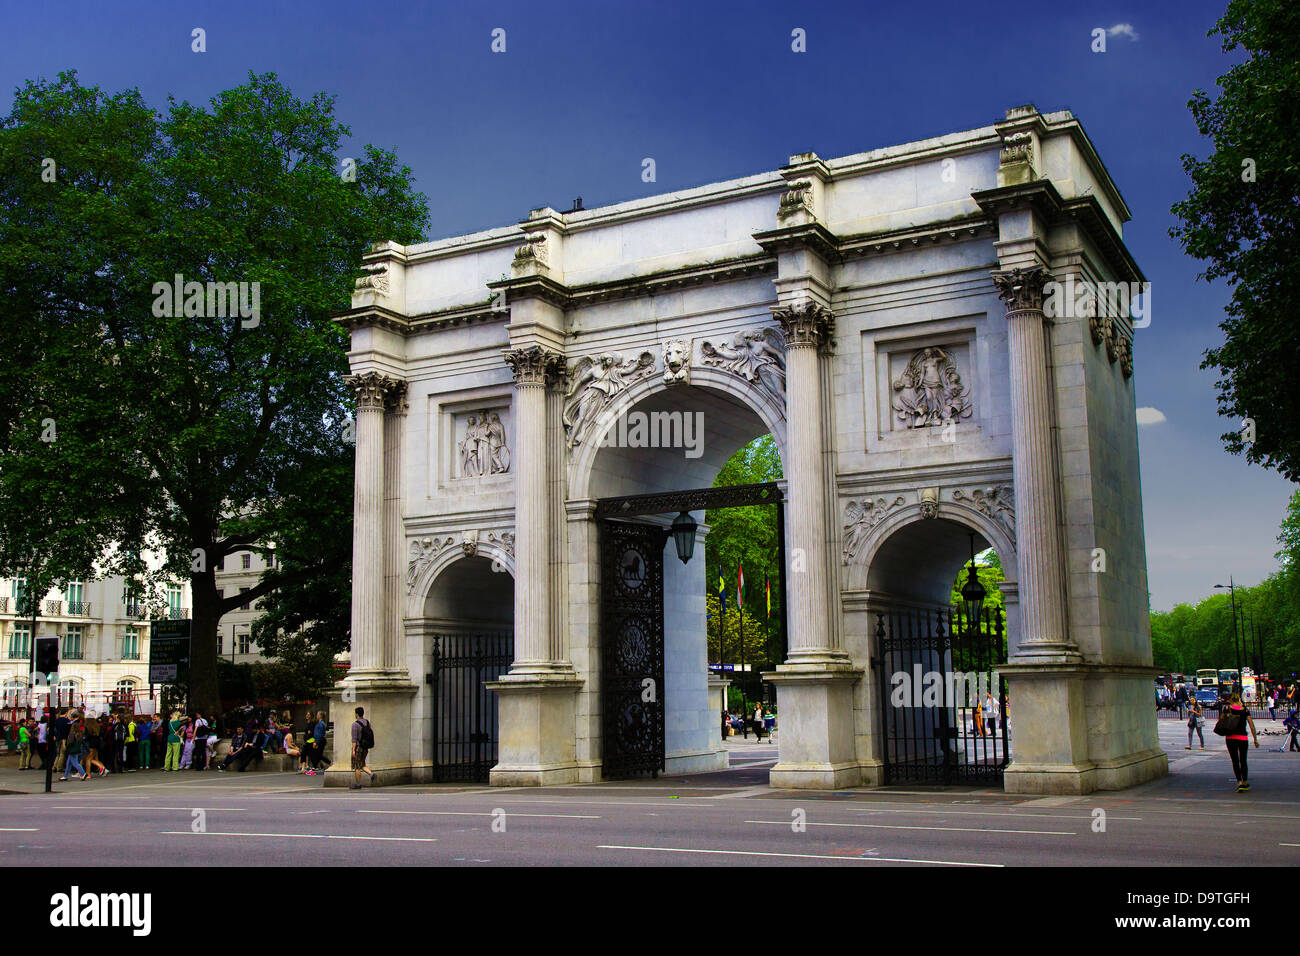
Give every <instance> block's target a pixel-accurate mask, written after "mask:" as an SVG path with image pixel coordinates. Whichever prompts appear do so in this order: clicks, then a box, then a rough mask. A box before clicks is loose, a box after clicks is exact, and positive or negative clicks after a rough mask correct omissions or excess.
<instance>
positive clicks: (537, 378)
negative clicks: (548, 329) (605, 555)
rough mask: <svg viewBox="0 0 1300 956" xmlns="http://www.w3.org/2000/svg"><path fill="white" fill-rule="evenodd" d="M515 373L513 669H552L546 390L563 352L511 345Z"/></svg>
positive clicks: (557, 371) (559, 366) (514, 671)
mask: <svg viewBox="0 0 1300 956" xmlns="http://www.w3.org/2000/svg"><path fill="white" fill-rule="evenodd" d="M505 359H506V363H507V364H508V365H509V366H510V368H511V370H512V371H513V372H514V373H515V401H514V413H515V454H514V458H513V461H512V464H511V469H510V470H511V471H513V472H514V476H515V663H514V666H513V667H512V668H511V670H510V672H511V673H512V674H521V673H529V672H538V671H548V670H550V669H551V668H552V667H553V665H554V662H553V661H552V658H551V642H550V626H549V623H550V619H551V616H550V604H551V574H550V537H551V509H550V508H549V507H548V506H547V501H548V499H547V478H548V475H549V473H550V470H549V469H548V467H547V460H548V449H547V446H546V434H547V431H546V390H547V385H548V383H549V382H550V381H552V380H554V379H555V378H556V377H557V376H558V375H559V374H561V373H562V372H563V370H564V361H563V358H562V357H561V356H560V355H559V354H557V353H555V352H551V351H549V350H547V349H544V348H542V347H541V346H537V345H534V346H531V347H529V348H523V349H514V350H507V351H506V352H505Z"/></svg>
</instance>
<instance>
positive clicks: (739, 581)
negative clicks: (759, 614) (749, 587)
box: [736, 561, 745, 611]
mask: <svg viewBox="0 0 1300 956" xmlns="http://www.w3.org/2000/svg"><path fill="white" fill-rule="evenodd" d="M736 607H737V608H739V609H740V610H742V611H743V610H744V609H745V568H744V566H743V565H741V563H740V562H739V561H737V562H736Z"/></svg>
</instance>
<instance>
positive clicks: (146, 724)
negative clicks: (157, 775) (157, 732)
mask: <svg viewBox="0 0 1300 956" xmlns="http://www.w3.org/2000/svg"><path fill="white" fill-rule="evenodd" d="M152 733H153V718H152V717H150V716H149V715H148V714H144V715H142V716H141V717H140V722H139V724H138V725H137V726H136V728H135V740H136V749H137V750H138V751H139V753H140V769H141V770H148V769H149V768H150V767H151V766H153V738H152V737H151V736H150V734H152Z"/></svg>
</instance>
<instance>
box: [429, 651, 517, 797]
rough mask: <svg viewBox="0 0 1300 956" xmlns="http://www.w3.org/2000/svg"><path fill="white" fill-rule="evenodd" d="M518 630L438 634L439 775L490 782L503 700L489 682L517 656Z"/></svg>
mask: <svg viewBox="0 0 1300 956" xmlns="http://www.w3.org/2000/svg"><path fill="white" fill-rule="evenodd" d="M514 644H515V639H514V635H513V634H499V633H498V634H438V635H435V636H434V638H433V671H432V674H433V779H434V782H435V783H447V782H453V781H477V782H480V783H486V782H487V780H488V772H489V771H490V770H491V769H492V767H493V766H494V765H495V764H496V762H497V701H496V695H495V694H492V693H489V692H488V691H487V689H486V688H484V686H483V684H484V682H485V681H492V680H496V679H497V678H498V677H500V676H501V675H502V674H504V673H505V672H506V671H508V670H509V669H510V663H511V661H513V660H514Z"/></svg>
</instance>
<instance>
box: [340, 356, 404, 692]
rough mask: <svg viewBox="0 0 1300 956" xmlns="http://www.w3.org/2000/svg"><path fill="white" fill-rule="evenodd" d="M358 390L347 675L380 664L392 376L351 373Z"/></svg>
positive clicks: (371, 669) (378, 667)
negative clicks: (386, 432) (386, 450)
mask: <svg viewBox="0 0 1300 956" xmlns="http://www.w3.org/2000/svg"><path fill="white" fill-rule="evenodd" d="M346 381H347V383H348V384H349V385H350V386H352V388H353V389H354V390H355V391H356V395H357V422H356V441H357V444H356V478H355V484H354V495H353V505H352V666H351V669H350V676H357V675H360V674H369V673H374V672H376V671H381V670H382V669H383V667H384V623H385V622H384V578H383V574H384V560H385V558H384V409H385V406H386V405H387V404H388V396H389V393H390V392H391V390H392V389H393V388H394V387H395V386H396V385H397V384H398V383H397V382H396V380H394V379H391V378H388V377H386V376H383V375H380V374H379V373H377V372H367V373H365V374H363V375H349V376H348V377H347V379H346Z"/></svg>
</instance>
